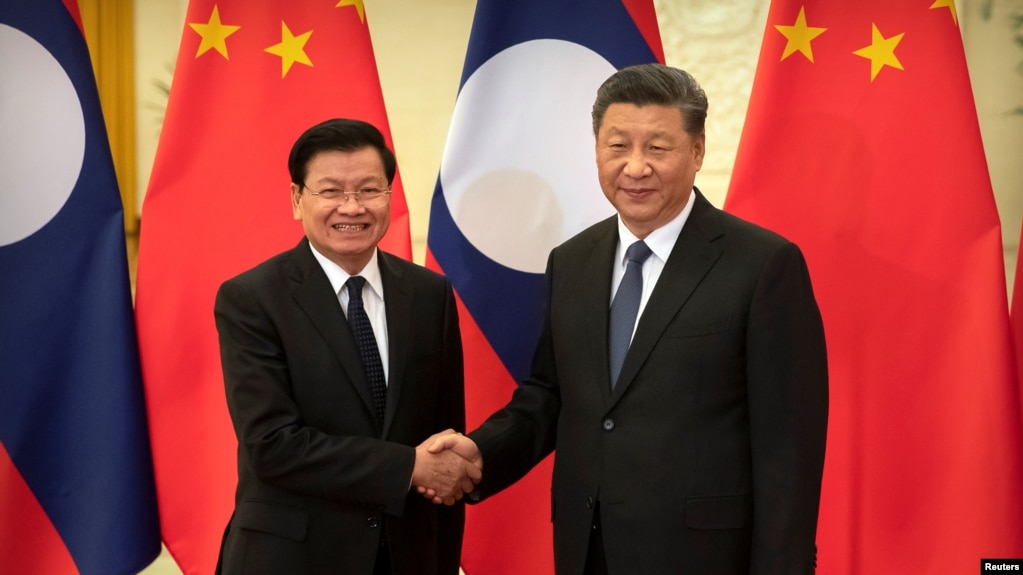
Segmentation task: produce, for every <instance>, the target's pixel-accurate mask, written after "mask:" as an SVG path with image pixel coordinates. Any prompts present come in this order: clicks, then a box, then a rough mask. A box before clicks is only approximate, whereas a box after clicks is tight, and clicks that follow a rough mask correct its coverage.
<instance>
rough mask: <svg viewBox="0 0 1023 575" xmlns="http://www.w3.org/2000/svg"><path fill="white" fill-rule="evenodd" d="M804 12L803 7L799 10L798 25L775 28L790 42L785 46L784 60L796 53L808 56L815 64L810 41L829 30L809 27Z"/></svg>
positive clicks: (782, 55)
mask: <svg viewBox="0 0 1023 575" xmlns="http://www.w3.org/2000/svg"><path fill="white" fill-rule="evenodd" d="M803 10H804V8H803V7H800V8H799V16H797V17H796V23H795V24H793V25H792V26H775V28H776V29H777V30H778V31H779V32H781V34H782V36H785V38H787V39H788V42H787V43H786V44H785V51H784V52H782V54H781V59H782V60H784V59H785V58H788V57H789V56H791V55H792V54H794V53H796V52H800V53H802V54H803V55H804V56H806V59H807V60H809V61H811V62H813V49H812V48H811V47H810V41H811V40H813V39H814V38H816V37H817V36H820V35H821V34H823V33H824V31H825V30H827V28H813V27H811V26H807V25H806V13H805V12H804V11H803Z"/></svg>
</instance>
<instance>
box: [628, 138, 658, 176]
mask: <svg viewBox="0 0 1023 575" xmlns="http://www.w3.org/2000/svg"><path fill="white" fill-rule="evenodd" d="M624 172H625V175H626V176H629V177H630V178H637V179H638V178H643V177H646V176H648V175H650V173H651V172H652V170H651V168H650V162H648V161H647V159H646V154H645V153H644V150H643V149H642V148H641V147H638V146H637V147H636V148H634V149H633V150H632V152H631V153H630V154H629V155H628V156H627V157H626V158H625V170H624Z"/></svg>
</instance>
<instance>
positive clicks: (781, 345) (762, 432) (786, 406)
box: [470, 191, 828, 575]
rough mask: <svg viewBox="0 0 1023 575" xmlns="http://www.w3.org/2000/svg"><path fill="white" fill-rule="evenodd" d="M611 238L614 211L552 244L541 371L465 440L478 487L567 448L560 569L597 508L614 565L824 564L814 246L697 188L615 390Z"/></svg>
mask: <svg viewBox="0 0 1023 575" xmlns="http://www.w3.org/2000/svg"><path fill="white" fill-rule="evenodd" d="M617 243H618V231H617V222H616V218H615V217H612V218H609V219H607V220H605V221H603V222H600V223H598V224H596V225H594V226H592V227H590V228H589V229H587V230H585V231H583V232H582V233H580V234H579V235H577V236H576V237H574V238H572V239H570V240H568V241H567V242H565V243H564V244H563V245H561V246H559V247H558V248H556V249H555V250H553V251H552V253H551V255H550V258H549V261H548V267H547V289H548V309H547V310H546V314H545V325H544V328H543V330H542V333H541V337H540V340H539V344H538V346H537V350H536V353H535V356H534V359H533V365H532V372H531V376H530V378H529V379H528V380H526V381H524V382H522V384H521V385H520V386H519V388H518V389H517V390H516V391H515V393H514V395H513V398H512V400H511V402H510V403H509V404H508V405H507V406H506V407H505V408H504V409H503V410H502V411H500V412H498V413H496V414H495V415H494V416H492V417H491V418H490V419H489V420H488V421H486V422H485V423H484V424H483V426H482V427H481V428H480V429H478V430H476V431H474V432H473V433H471V434H470V437H472V439H474V440H475V441H476V442H477V444H478V445H479V447H480V450H481V452H482V454H483V462H484V468H483V471H484V473H483V482H482V483H481V485H480V489H479V493H480V495H481V496H482V497H485V496H486V495H489V494H491V493H493V492H495V491H498V490H500V489H503V488H504V487H505V486H507V485H508V484H510V483H512V482H514V481H515V480H517V479H518V478H519V477H521V476H522V475H523V474H524V473H525V472H526V471H528V470H529V468H531V467H532V466H533V465H534V464H535V463H537V462H538V461H540V460H541V459H542V458H543V457H544V456H545V455H547V454H548V453H549V452H550V451H551V450H552V449H553V448H555V447H556V448H557V454H556V456H555V464H554V478H553V485H552V501H551V516H552V518H553V522H554V549H555V562H556V566H557V572H558V573H559V574H562V575H569V574H579V573H582V572H583V566H584V564H585V561H586V551H587V544H588V541H589V538H590V533H591V531H592V525H593V523H594V519H595V517H594V509H597V508H599V512H600V523H601V526H602V527H601V529H602V536H603V539H604V544H605V553H606V557H607V562H608V565H609V568H610V572H611V573H695V574H700V575H708V574H718V573H721V574H736V575H738V574H744V575H748V574H750V573H754V574H767V573H772V574H775V573H776V574H785V575H792V574H804V573H812V572H813V570H814V561H815V545H814V538H815V532H816V524H817V510H818V503H819V498H820V484H821V473H822V469H823V462H824V444H825V435H826V427H827V402H828V386H827V359H826V353H825V346H824V332H823V326H822V322H821V317H820V314H819V311H818V308H817V304H816V301H815V299H814V296H813V292H812V289H811V285H810V278H809V274H808V272H807V268H806V264H805V262H804V259H803V257H802V254H801V253H800V251H799V249H798V248H797V247H796V246H795V245H794V244H792V243H790V242H788V241H786V240H785V239H783V238H782V237H780V236H778V235H776V234H774V233H771V232H769V231H767V230H764V229H762V228H759V227H757V226H754V225H752V224H749V223H747V222H744V221H742V220H739V219H738V218H735V217H734V216H731V215H729V214H727V213H725V212H722V211H720V210H718V209H716V208H714V207H713V206H711V205H710V203H709V202H707V200H706V199H704V197H703V196H702V195H701V194H700V193H699V192H698V191H697V197H696V201H695V205H694V207H693V210H692V213H691V214H690V216H689V219H688V221H687V222H686V224H685V227H684V228H683V230H682V232H681V234H680V235H679V238H678V240H677V242H676V244H675V247H674V249H673V250H672V252H671V255H670V256H669V258H668V261H667V262H666V264H665V266H664V269H663V272H662V274H661V276H660V279H659V280H658V283H657V285H656V287H655V288H654V291H653V293H652V294H651V297H650V300H649V302H648V304H647V306H646V308H645V309H644V311H643V314H642V316H641V317H640V319H639V323H638V325H637V330H636V334H635V336H634V339H633V342H632V345H631V347H630V349H629V351H628V355H627V356H626V358H625V363H624V366H623V368H622V372H621V375H620V378H619V382H618V384H617V386H616V388H615V390H614V391H613V392H612V391H611V385H610V376H609V368H608V361H609V360H608V317H609V305H610V301H611V291H610V290H611V285H610V284H611V271H612V267H611V266H612V263H613V261H612V260H613V259H614V254H615V248H616V245H617Z"/></svg>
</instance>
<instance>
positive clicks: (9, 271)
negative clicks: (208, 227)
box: [0, 0, 160, 575]
mask: <svg viewBox="0 0 1023 575" xmlns="http://www.w3.org/2000/svg"><path fill="white" fill-rule="evenodd" d="M125 252H126V250H125V238H124V214H123V209H122V205H121V198H120V195H119V194H118V191H117V182H116V180H115V178H114V166H113V163H112V161H111V156H110V146H109V144H108V143H107V136H106V132H105V130H104V126H103V117H102V115H101V113H100V105H99V96H98V94H97V90H96V82H95V79H94V76H93V72H92V65H91V64H90V61H89V52H88V49H87V48H86V44H85V39H84V37H83V36H82V31H81V25H80V22H79V20H78V9H77V5H76V4H75V3H74V2H73V1H71V0H69V1H68V2H66V3H62V2H60V0H3V2H0V573H4V574H8V573H9V574H11V575H15V574H22V573H25V574H34V573H41V574H42V573H47V574H48V573H54V574H60V575H66V574H68V575H69V574H74V573H82V574H97V575H99V574H103V575H105V574H122V573H137V572H138V571H140V570H141V569H142V568H143V567H145V566H146V565H147V564H148V563H149V562H151V561H152V560H153V559H154V558H155V557H156V556H157V554H158V553H159V552H160V532H159V523H158V521H157V515H156V495H155V488H154V484H153V468H152V460H151V457H150V452H149V435H148V432H147V426H146V417H145V402H144V399H143V389H142V379H141V375H140V370H139V356H138V349H137V343H136V339H135V324H134V319H133V314H132V304H131V287H130V285H129V280H128V260H127V257H126V255H125Z"/></svg>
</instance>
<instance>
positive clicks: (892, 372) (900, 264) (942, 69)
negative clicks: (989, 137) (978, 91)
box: [725, 0, 1023, 575]
mask: <svg viewBox="0 0 1023 575" xmlns="http://www.w3.org/2000/svg"><path fill="white" fill-rule="evenodd" d="M725 207H726V209H728V210H729V211H731V212H733V213H735V214H737V215H739V216H741V217H744V218H747V219H749V220H751V221H754V222H757V223H759V224H762V225H764V226H766V227H768V228H771V229H774V230H775V231H777V232H779V233H781V234H783V235H785V236H787V237H788V238H790V239H791V240H793V241H794V242H796V243H797V244H798V245H799V246H800V247H801V248H802V249H803V251H804V252H805V254H806V257H807V260H808V264H809V267H810V271H811V275H812V278H813V281H814V288H815V291H816V294H817V297H818V300H819V303H820V307H821V312H822V315H823V317H824V323H825V330H826V334H827V340H828V356H829V357H828V359H829V365H830V376H831V398H832V399H831V415H830V420H829V431H828V445H827V460H826V464H825V470H824V485H823V494H822V501H821V514H820V521H819V529H818V547H819V566H820V567H819V572H822V573H834V574H869V575H883V574H885V573H891V574H895V573H905V572H908V571H914V572H921V573H939V572H941V573H968V572H971V571H974V570H976V569H977V568H978V567H977V566H978V562H979V560H980V559H981V558H985V557H992V558H997V557H1020V556H1023V515H1021V514H1020V510H1021V509H1023V491H1021V490H1020V485H1023V426H1021V416H1020V394H1019V387H1018V385H1017V384H1016V378H1015V375H1014V366H1013V360H1012V355H1011V347H1010V339H1009V324H1008V314H1007V313H1006V310H1007V308H1008V305H1007V301H1006V292H1005V286H1006V284H1005V270H1004V264H1003V260H1002V245H1001V234H1000V227H999V221H998V215H997V212H996V209H995V203H994V196H993V194H992V190H991V183H990V179H989V176H988V170H987V165H986V160H985V158H984V152H983V148H982V145H981V138H980V131H979V127H978V122H977V115H976V109H975V106H974V101H973V95H972V91H971V87H970V80H969V75H968V72H967V68H966V61H965V57H964V54H963V45H962V40H961V36H960V32H959V28H958V21H957V14H956V11H955V5H954V3H953V2H951V1H938V2H933V3H932V2H912V3H911V2H883V1H880V0H873V1H865V2H857V3H848V2H837V1H832V2H814V3H809V2H806V3H803V2H797V1H793V0H775V1H774V2H772V4H771V9H770V12H769V15H768V22H767V27H766V31H765V37H764V42H763V46H762V48H761V53H760V62H759V65H758V68H757V72H756V78H755V81H754V84H753V91H752V95H751V100H750V105H749V110H748V113H747V118H746V123H745V126H744V129H743V134H742V138H741V141H740V145H739V149H738V154H737V159H736V164H735V169H734V172H733V174H732V181H731V185H730V188H729V192H728V196H727V200H726V203H725Z"/></svg>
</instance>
